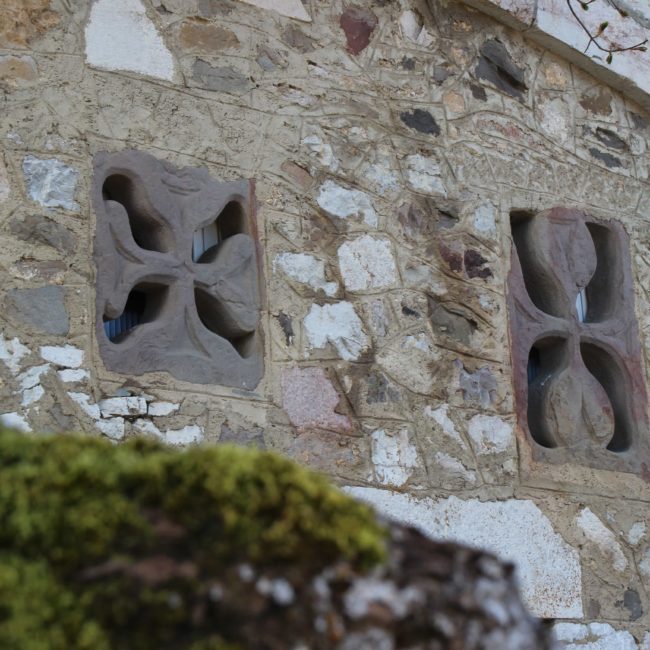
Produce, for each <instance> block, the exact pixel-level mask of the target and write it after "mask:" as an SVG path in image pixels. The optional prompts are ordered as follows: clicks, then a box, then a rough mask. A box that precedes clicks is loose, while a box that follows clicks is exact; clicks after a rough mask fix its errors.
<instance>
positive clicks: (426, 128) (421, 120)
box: [399, 108, 440, 135]
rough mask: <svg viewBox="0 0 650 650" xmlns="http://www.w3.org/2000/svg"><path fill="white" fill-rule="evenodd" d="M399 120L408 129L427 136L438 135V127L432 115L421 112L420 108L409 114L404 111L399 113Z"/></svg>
mask: <svg viewBox="0 0 650 650" xmlns="http://www.w3.org/2000/svg"><path fill="white" fill-rule="evenodd" d="M399 118H400V120H402V122H404V124H406V126H408V127H409V128H410V129H414V130H415V131H419V132H420V133H426V134H428V135H440V126H438V123H437V122H436V121H435V119H434V118H433V115H431V113H429V112H428V111H423V110H422V109H421V108H415V109H413V110H412V111H411V112H410V113H409V112H408V111H404V112H403V113H400V115H399Z"/></svg>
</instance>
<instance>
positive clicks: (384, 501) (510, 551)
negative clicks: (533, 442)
mask: <svg viewBox="0 0 650 650" xmlns="http://www.w3.org/2000/svg"><path fill="white" fill-rule="evenodd" d="M346 491H347V492H348V493H349V494H352V495H353V496H356V497H357V498H359V499H362V500H364V501H367V502H368V503H371V504H372V505H373V506H375V507H376V508H377V509H378V510H379V511H380V512H382V513H383V514H385V515H386V516H389V517H392V518H394V519H395V520H397V521H399V522H401V523H404V524H408V525H411V526H415V527H416V528H418V529H420V530H422V531H423V532H425V533H426V534H427V535H429V536H430V537H433V538H438V539H447V540H453V541H456V542H460V543H463V544H468V545H471V546H478V547H481V548H485V549H489V550H490V552H492V553H495V554H497V555H499V556H500V557H502V558H503V559H506V560H509V561H512V562H515V564H516V566H517V572H518V577H519V580H520V582H521V589H522V595H523V599H524V602H525V603H526V605H527V606H528V608H529V609H530V611H531V612H532V613H533V614H535V615H536V616H540V617H542V618H580V617H581V616H582V601H581V570H580V560H579V556H578V552H577V551H576V550H575V549H573V548H571V547H570V546H569V545H568V544H567V543H566V542H565V541H564V540H563V539H562V538H561V537H560V535H558V534H557V533H556V532H555V531H554V530H553V527H552V526H551V522H550V521H549V520H548V518H547V517H546V516H545V515H544V513H543V512H542V511H541V510H540V509H539V508H538V507H537V506H536V505H535V504H534V503H533V502H532V501H527V500H519V499H508V500H506V501H497V502H492V503H489V502H486V503H483V502H481V501H478V500H474V499H470V500H466V501H464V500H462V499H459V498H457V497H454V496H452V497H449V498H447V499H440V500H438V501H435V500H433V499H429V498H423V499H418V498H415V497H413V496H409V495H406V494H398V493H396V492H390V491H388V490H378V489H375V488H360V487H349V488H346Z"/></svg>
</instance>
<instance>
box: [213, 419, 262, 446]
mask: <svg viewBox="0 0 650 650" xmlns="http://www.w3.org/2000/svg"><path fill="white" fill-rule="evenodd" d="M219 442H225V443H230V444H234V445H243V446H244V447H257V448H258V449H266V442H264V431H263V430H262V429H259V428H253V429H238V430H234V429H231V428H230V427H228V426H226V425H225V424H222V425H221V436H220V438H219Z"/></svg>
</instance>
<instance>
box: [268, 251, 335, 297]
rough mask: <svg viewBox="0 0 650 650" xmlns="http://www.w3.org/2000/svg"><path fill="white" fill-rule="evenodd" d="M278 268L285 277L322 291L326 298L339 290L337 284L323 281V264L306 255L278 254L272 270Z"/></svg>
mask: <svg viewBox="0 0 650 650" xmlns="http://www.w3.org/2000/svg"><path fill="white" fill-rule="evenodd" d="M276 266H277V267H279V268H280V269H281V270H282V271H283V272H284V273H285V274H286V275H288V276H289V277H290V278H291V279H293V280H296V281H297V282H302V283H303V284H307V285H309V286H310V287H311V288H312V289H315V290H316V291H318V290H322V291H323V292H324V293H325V295H326V296H330V297H332V296H334V295H336V292H337V291H338V289H339V285H338V283H337V282H327V281H326V280H325V263H324V262H322V261H321V260H318V259H316V258H315V257H313V256H312V255H307V254H306V253H280V254H279V255H276V256H275V259H274V260H273V269H274V270H275V268H276Z"/></svg>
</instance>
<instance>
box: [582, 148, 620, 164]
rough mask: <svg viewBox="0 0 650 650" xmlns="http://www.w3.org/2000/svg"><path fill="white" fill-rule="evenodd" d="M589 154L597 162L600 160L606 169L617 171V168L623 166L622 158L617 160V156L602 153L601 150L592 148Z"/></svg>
mask: <svg viewBox="0 0 650 650" xmlns="http://www.w3.org/2000/svg"><path fill="white" fill-rule="evenodd" d="M589 153H590V154H591V155H592V156H593V157H594V158H595V159H596V160H600V161H601V162H603V163H605V167H608V168H609V169H616V168H617V167H622V166H623V163H622V162H621V159H620V158H617V157H616V156H613V155H612V154H611V153H607V152H606V151H600V149H596V147H590V148H589Z"/></svg>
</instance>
